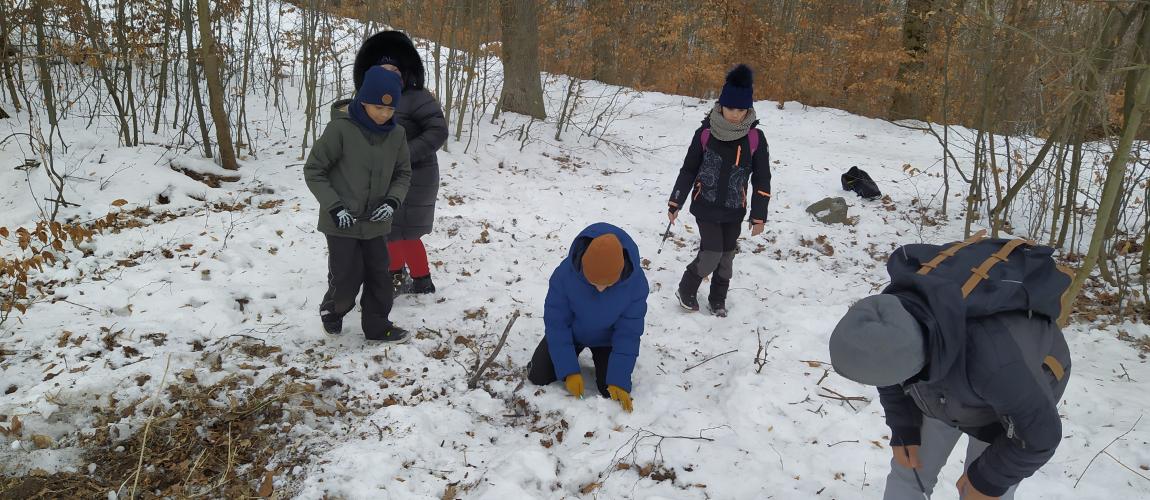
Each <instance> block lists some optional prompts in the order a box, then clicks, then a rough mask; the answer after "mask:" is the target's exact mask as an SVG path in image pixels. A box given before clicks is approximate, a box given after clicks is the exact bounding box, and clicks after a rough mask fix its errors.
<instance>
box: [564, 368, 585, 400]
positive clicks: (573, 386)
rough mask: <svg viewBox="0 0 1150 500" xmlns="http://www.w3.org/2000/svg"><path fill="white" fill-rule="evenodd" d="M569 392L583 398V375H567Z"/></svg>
mask: <svg viewBox="0 0 1150 500" xmlns="http://www.w3.org/2000/svg"><path fill="white" fill-rule="evenodd" d="M566 384H567V392H570V393H571V395H572V396H575V397H577V398H579V399H583V375H580V374H578V373H573V374H571V375H568V376H567V380H566Z"/></svg>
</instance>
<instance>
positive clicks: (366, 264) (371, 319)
mask: <svg viewBox="0 0 1150 500" xmlns="http://www.w3.org/2000/svg"><path fill="white" fill-rule="evenodd" d="M327 255H328V257H327V293H325V294H324V296H323V302H321V303H320V305H319V314H320V317H321V318H322V319H323V320H324V321H330V320H331V319H337V318H343V316H344V315H346V314H347V313H348V312H350V311H351V309H352V308H353V307H355V297H356V295H358V294H359V288H360V285H363V297H361V298H360V303H359V304H360V306H361V307H362V309H363V320H362V325H363V334H364V336H365V337H367V338H369V339H372V338H383V337H384V336H385V335H386V334H387V332H388V331H390V330H391V326H392V325H391V321H390V320H389V319H388V316H389V315H391V306H392V292H393V291H394V289H393V285H392V283H391V273H390V272H389V271H388V255H387V238H385V237H380V238H373V239H370V240H359V239H355V238H344V237H340V236H330V235H329V236H327Z"/></svg>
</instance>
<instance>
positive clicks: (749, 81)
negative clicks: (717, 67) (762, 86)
mask: <svg viewBox="0 0 1150 500" xmlns="http://www.w3.org/2000/svg"><path fill="white" fill-rule="evenodd" d="M719 104H720V105H722V106H725V107H728V108H734V109H751V108H753V107H755V74H754V72H752V71H751V68H749V67H747V65H746V64H740V65H738V66H735V69H732V70H731V71H730V72H729V73H727V83H726V84H724V85H723V93H721V94H719Z"/></svg>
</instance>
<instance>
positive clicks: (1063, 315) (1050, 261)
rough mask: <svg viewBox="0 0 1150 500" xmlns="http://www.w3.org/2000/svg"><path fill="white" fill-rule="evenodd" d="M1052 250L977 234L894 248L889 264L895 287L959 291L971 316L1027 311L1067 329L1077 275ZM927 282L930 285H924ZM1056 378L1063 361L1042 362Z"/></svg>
mask: <svg viewBox="0 0 1150 500" xmlns="http://www.w3.org/2000/svg"><path fill="white" fill-rule="evenodd" d="M1053 256H1054V249H1053V248H1050V247H1047V246H1042V245H1038V244H1037V243H1035V242H1034V241H1031V240H1024V239H1013V240H1010V239H1002V238H995V239H987V238H986V231H979V232H978V233H977V234H975V235H974V236H971V237H970V238H968V239H967V240H966V241H961V242H955V243H951V244H948V245H928V244H912V245H904V246H902V247H899V248H897V249H895V251H894V253H892V254H891V256H890V259H889V260H888V261H887V265H886V267H887V273H889V274H890V278H891V287H892V288H902V286H904V285H906V284H908V282H911V281H918V282H919V283H920V284H922V285H925V286H930V287H961V288H960V290H961V293H962V297H963V300H962V303H961V304H955V307H959V308H960V309H962V311H963V312H964V314H963V316H965V317H967V318H978V317H984V316H989V315H992V314H997V313H1002V312H1014V311H1026V312H1028V313H1029V314H1039V315H1043V316H1046V317H1047V318H1050V319H1051V320H1052V321H1055V322H1057V323H1058V324H1059V325H1063V326H1064V325H1065V324H1066V321H1067V318H1068V317H1069V313H1070V305H1069V304H1068V300H1069V297H1068V296H1067V295H1066V292H1068V291H1069V288H1070V282H1071V279H1072V278H1073V276H1074V274H1073V272H1072V271H1071V270H1070V269H1068V268H1066V267H1063V266H1060V265H1058V263H1057V262H1056V261H1055V260H1054V257H1053ZM926 281H929V283H924V282H926ZM1044 364H1045V365H1047V367H1048V368H1049V369H1050V371H1051V373H1053V374H1054V375H1055V376H1056V377H1057V378H1058V379H1061V378H1062V374H1063V369H1062V365H1061V363H1059V362H1058V360H1056V359H1054V358H1053V357H1050V356H1048V357H1047V359H1046V360H1045V362H1044Z"/></svg>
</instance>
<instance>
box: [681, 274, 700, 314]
mask: <svg viewBox="0 0 1150 500" xmlns="http://www.w3.org/2000/svg"><path fill="white" fill-rule="evenodd" d="M702 283H703V278H700V277H699V275H698V274H695V272H694V271H692V270H691V269H690V268H688V269H687V270H686V271H684V272H683V279H682V280H680V281H679V289H678V290H676V291H675V296H676V297H678V298H679V305H680V306H683V309H686V310H688V311H698V310H699V297H698V295H699V285H701V284H702Z"/></svg>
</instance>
